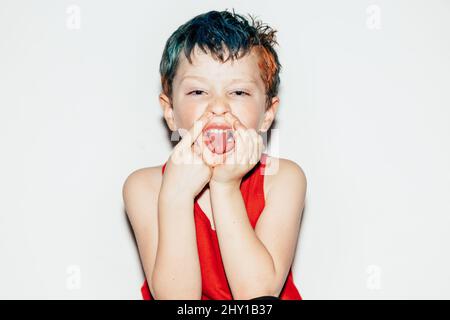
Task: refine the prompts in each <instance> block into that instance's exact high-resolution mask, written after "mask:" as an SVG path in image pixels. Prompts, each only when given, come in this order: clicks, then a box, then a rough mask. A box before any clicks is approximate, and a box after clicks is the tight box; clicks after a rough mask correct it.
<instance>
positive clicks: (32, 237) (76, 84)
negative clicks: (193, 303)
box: [0, 0, 450, 300]
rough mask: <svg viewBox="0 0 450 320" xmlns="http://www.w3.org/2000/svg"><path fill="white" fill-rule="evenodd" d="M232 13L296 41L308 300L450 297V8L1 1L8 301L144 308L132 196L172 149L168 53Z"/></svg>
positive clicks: (298, 264) (299, 266) (301, 270)
mask: <svg viewBox="0 0 450 320" xmlns="http://www.w3.org/2000/svg"><path fill="white" fill-rule="evenodd" d="M226 8H228V9H230V10H231V8H234V9H235V10H236V12H237V13H241V14H247V13H251V14H253V15H256V16H258V17H259V18H260V19H262V20H263V21H264V22H266V23H268V24H269V25H271V26H272V27H274V28H275V29H277V30H278V40H279V44H280V46H279V47H278V49H277V50H278V52H279V56H280V61H281V63H282V65H283V70H282V74H281V81H282V87H281V91H280V98H281V101H282V103H281V106H280V109H279V113H278V119H277V123H276V126H275V128H277V129H278V130H279V131H278V132H279V143H278V146H277V148H275V145H273V146H272V148H271V149H272V152H269V153H271V154H272V155H273V156H280V157H283V158H288V159H291V160H294V161H296V162H297V163H298V164H299V165H300V166H301V167H302V168H303V170H304V171H305V173H306V176H307V179H308V192H307V200H306V208H305V211H304V218H303V221H302V228H301V233H300V238H299V244H298V250H297V254H296V258H295V262H294V266H293V270H294V279H295V283H296V285H297V288H298V289H299V291H300V293H301V295H302V296H303V298H304V299H305V300H306V299H350V298H356V299H397V298H405V299H418V298H425V299H431V298H446V299H449V298H450V273H449V272H448V270H450V258H449V251H450V250H449V244H450V234H449V227H450V168H449V164H450V150H449V146H450V126H449V124H450V110H449V108H450V1H444V0H442V1H437V0H434V1H361V0H358V1H356V0H355V1H331V0H330V1H272V0H271V1H260V0H259V1H256V0H255V1H242V0H240V1H167V0H166V1H106V0H104V1H75V0H74V1H49V0H47V1H16V0H14V1H13V0H11V1H5V0H0V143H1V144H0V146H1V151H0V155H1V157H0V159H1V160H0V161H1V163H0V170H1V171H0V177H1V178H0V192H1V193H0V199H1V202H0V204H1V207H0V298H3V299H10V298H25V299H29V298H43V299H47V298H56V299H79V298H86V299H96V298H105V299H109V298H113V299H128V298H130V299H140V298H141V293H140V286H141V284H142V281H143V274H142V271H141V267H140V263H139V258H138V254H137V249H136V247H135V244H134V239H133V236H132V233H131V230H130V228H129V226H128V224H127V219H126V215H125V212H124V209H123V203H122V194H121V190H122V185H123V182H124V180H125V179H126V177H127V176H128V174H130V173H131V172H132V171H134V170H136V169H138V168H142V167H148V166H154V165H160V164H162V163H163V162H164V161H165V160H166V159H167V157H168V155H169V152H170V150H171V145H170V141H169V139H168V137H167V130H166V127H165V125H164V123H163V122H162V113H161V109H160V107H159V104H158V99H157V97H158V93H159V88H160V83H159V73H158V68H159V62H160V58H161V54H162V50H163V47H164V44H165V41H166V40H167V38H168V37H169V36H170V34H171V33H172V32H173V31H175V29H176V28H177V27H178V26H179V25H181V24H182V23H184V22H186V21H187V20H189V19H191V18H192V17H193V16H195V15H197V14H200V13H204V12H206V11H209V10H224V9H226ZM77 10H79V14H80V15H79V18H80V19H79V21H77V17H76V16H77ZM74 15H75V18H74ZM78 22H79V25H77V23H78ZM78 27H79V28H78ZM275 149H276V150H275Z"/></svg>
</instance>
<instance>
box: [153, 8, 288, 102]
mask: <svg viewBox="0 0 450 320" xmlns="http://www.w3.org/2000/svg"><path fill="white" fill-rule="evenodd" d="M249 17H250V19H249V20H248V19H246V18H244V17H243V16H241V15H239V14H236V13H235V12H234V9H233V12H228V11H227V10H225V11H220V12H219V11H209V12H206V13H203V14H200V15H198V16H196V17H194V18H192V19H191V20H189V21H188V22H186V23H185V24H183V25H181V26H180V27H179V28H178V29H177V30H176V31H175V32H174V33H173V34H172V35H171V36H170V37H169V39H168V40H167V42H166V45H165V47H164V51H163V54H162V58H161V63H160V67H159V71H160V75H161V85H162V91H163V93H164V94H166V95H167V96H168V97H169V98H170V99H171V100H172V83H173V79H174V77H175V73H176V70H177V66H178V61H179V56H180V53H181V50H183V51H184V54H185V56H186V58H187V59H188V61H189V63H191V64H192V60H191V53H192V50H193V48H194V47H195V45H198V47H199V48H200V49H202V50H203V52H205V53H208V52H209V53H210V54H211V55H212V57H213V58H214V59H219V60H220V61H221V62H222V63H223V62H226V61H228V59H230V58H231V59H239V58H241V57H243V56H244V55H246V54H248V53H250V52H251V50H252V49H255V50H257V51H256V52H257V54H258V56H259V61H258V66H259V69H260V73H261V78H262V80H263V82H264V84H265V86H266V104H267V106H269V105H270V102H271V100H272V98H273V97H275V96H277V95H278V88H279V85H280V76H279V73H280V70H281V64H280V62H279V60H278V55H277V53H276V51H275V49H274V45H275V44H278V43H277V41H276V37H275V33H276V32H277V31H276V30H274V29H272V28H271V27H269V26H267V25H266V24H264V23H262V22H261V21H259V20H255V19H254V18H253V17H252V16H251V15H249ZM226 52H228V57H226V58H225V53H226Z"/></svg>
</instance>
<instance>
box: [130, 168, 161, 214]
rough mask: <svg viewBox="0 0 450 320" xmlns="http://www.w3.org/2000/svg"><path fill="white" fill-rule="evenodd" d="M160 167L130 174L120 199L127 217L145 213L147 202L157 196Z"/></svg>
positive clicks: (159, 184)
mask: <svg viewBox="0 0 450 320" xmlns="http://www.w3.org/2000/svg"><path fill="white" fill-rule="evenodd" d="M161 181H162V166H154V167H146V168H141V169H137V170H135V171H133V172H131V173H130V174H129V175H128V177H127V178H126V179H125V181H124V183H123V187H122V197H123V201H124V204H125V207H126V212H127V215H128V216H131V215H136V214H140V213H142V212H145V207H147V206H148V204H149V202H151V201H152V200H155V198H157V196H158V194H159V189H160V186H161Z"/></svg>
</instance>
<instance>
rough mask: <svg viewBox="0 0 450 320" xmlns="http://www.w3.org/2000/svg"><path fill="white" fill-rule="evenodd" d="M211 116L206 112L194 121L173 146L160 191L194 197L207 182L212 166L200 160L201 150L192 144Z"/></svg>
mask: <svg viewBox="0 0 450 320" xmlns="http://www.w3.org/2000/svg"><path fill="white" fill-rule="evenodd" d="M211 117H212V114H211V113H210V112H206V113H204V114H203V115H202V116H201V117H200V118H199V119H197V120H196V121H195V122H194V125H193V126H192V127H191V128H190V129H189V131H186V130H184V131H185V134H184V136H183V138H182V139H181V141H180V142H178V144H177V145H176V146H175V147H174V149H173V151H172V153H171V155H170V158H169V160H168V161H167V164H166V168H165V171H164V175H163V180H162V184H161V192H164V193H169V194H170V195H171V196H172V197H179V196H187V197H190V198H192V199H194V198H195V196H196V195H197V194H199V193H200V191H202V189H203V188H204V186H205V185H206V184H207V183H208V182H209V180H210V178H211V175H212V168H211V167H209V166H208V165H206V164H205V163H204V161H203V160H202V158H201V150H199V149H198V148H197V146H194V147H193V146H192V144H193V143H194V141H196V140H197V139H198V138H199V136H200V137H201V133H202V130H203V128H204V127H205V125H206V124H207V123H208V121H209V120H210V119H211ZM206 149H207V148H206Z"/></svg>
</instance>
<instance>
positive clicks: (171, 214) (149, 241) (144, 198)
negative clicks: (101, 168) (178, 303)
mask: <svg viewBox="0 0 450 320" xmlns="http://www.w3.org/2000/svg"><path fill="white" fill-rule="evenodd" d="M151 169H153V171H154V172H153V173H151V174H150V175H149V172H148V170H147V172H146V171H145V170H143V169H140V170H137V171H135V172H133V173H132V174H130V175H129V176H128V178H127V179H126V181H125V183H124V185H123V190H122V193H123V200H124V204H125V209H126V212H127V215H128V218H129V220H130V223H131V225H132V227H133V231H134V234H135V237H136V242H137V245H138V249H139V255H140V258H141V262H142V266H143V269H144V272H145V275H146V278H147V283H148V286H149V288H150V292H151V294H152V297H153V298H154V299H180V298H182V299H200V298H201V277H200V267H199V263H198V253H197V251H196V250H197V244H196V243H195V235H194V236H193V231H192V224H193V217H192V207H191V209H189V207H190V206H192V205H193V201H192V202H191V201H187V200H186V201H184V200H182V199H178V200H181V201H173V202H172V203H171V204H170V205H163V204H162V203H164V202H165V201H164V199H165V197H164V196H161V197H160V185H161V183H160V182H161V174H160V171H161V168H158V167H157V168H156V169H155V168H151ZM159 199H163V201H159ZM169 199H170V198H169ZM175 199H176V198H175ZM159 207H160V209H159ZM188 210H191V211H190V212H188ZM159 215H163V216H164V217H165V218H163V219H162V221H159V220H161V219H159V217H158V216H159ZM191 221H192V222H191ZM158 224H160V225H161V226H160V227H158ZM158 229H160V230H161V232H158V231H159V230H158ZM178 229H182V230H181V232H180V233H179V234H177V236H175V237H173V236H172V235H173V233H174V230H175V232H177V230H178ZM181 233H183V234H181ZM159 237H162V240H163V242H162V246H161V245H159V242H160V241H159V240H158V239H159ZM171 237H172V238H171ZM193 246H195V248H193ZM158 250H159V252H158V258H157V251H158ZM174 251H175V252H176V254H175V255H172V252H174ZM180 252H184V253H185V257H184V258H183V259H184V260H183V263H182V264H180V263H179V262H178V259H182V258H181V256H182V255H181V254H180ZM192 252H194V253H195V254H192V255H189V254H190V253H192ZM160 258H161V259H160ZM177 266H183V270H179V268H177ZM160 268H161V269H163V271H159V270H158V269H160ZM181 272H182V275H183V276H182V277H181V278H180V273H181Z"/></svg>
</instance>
